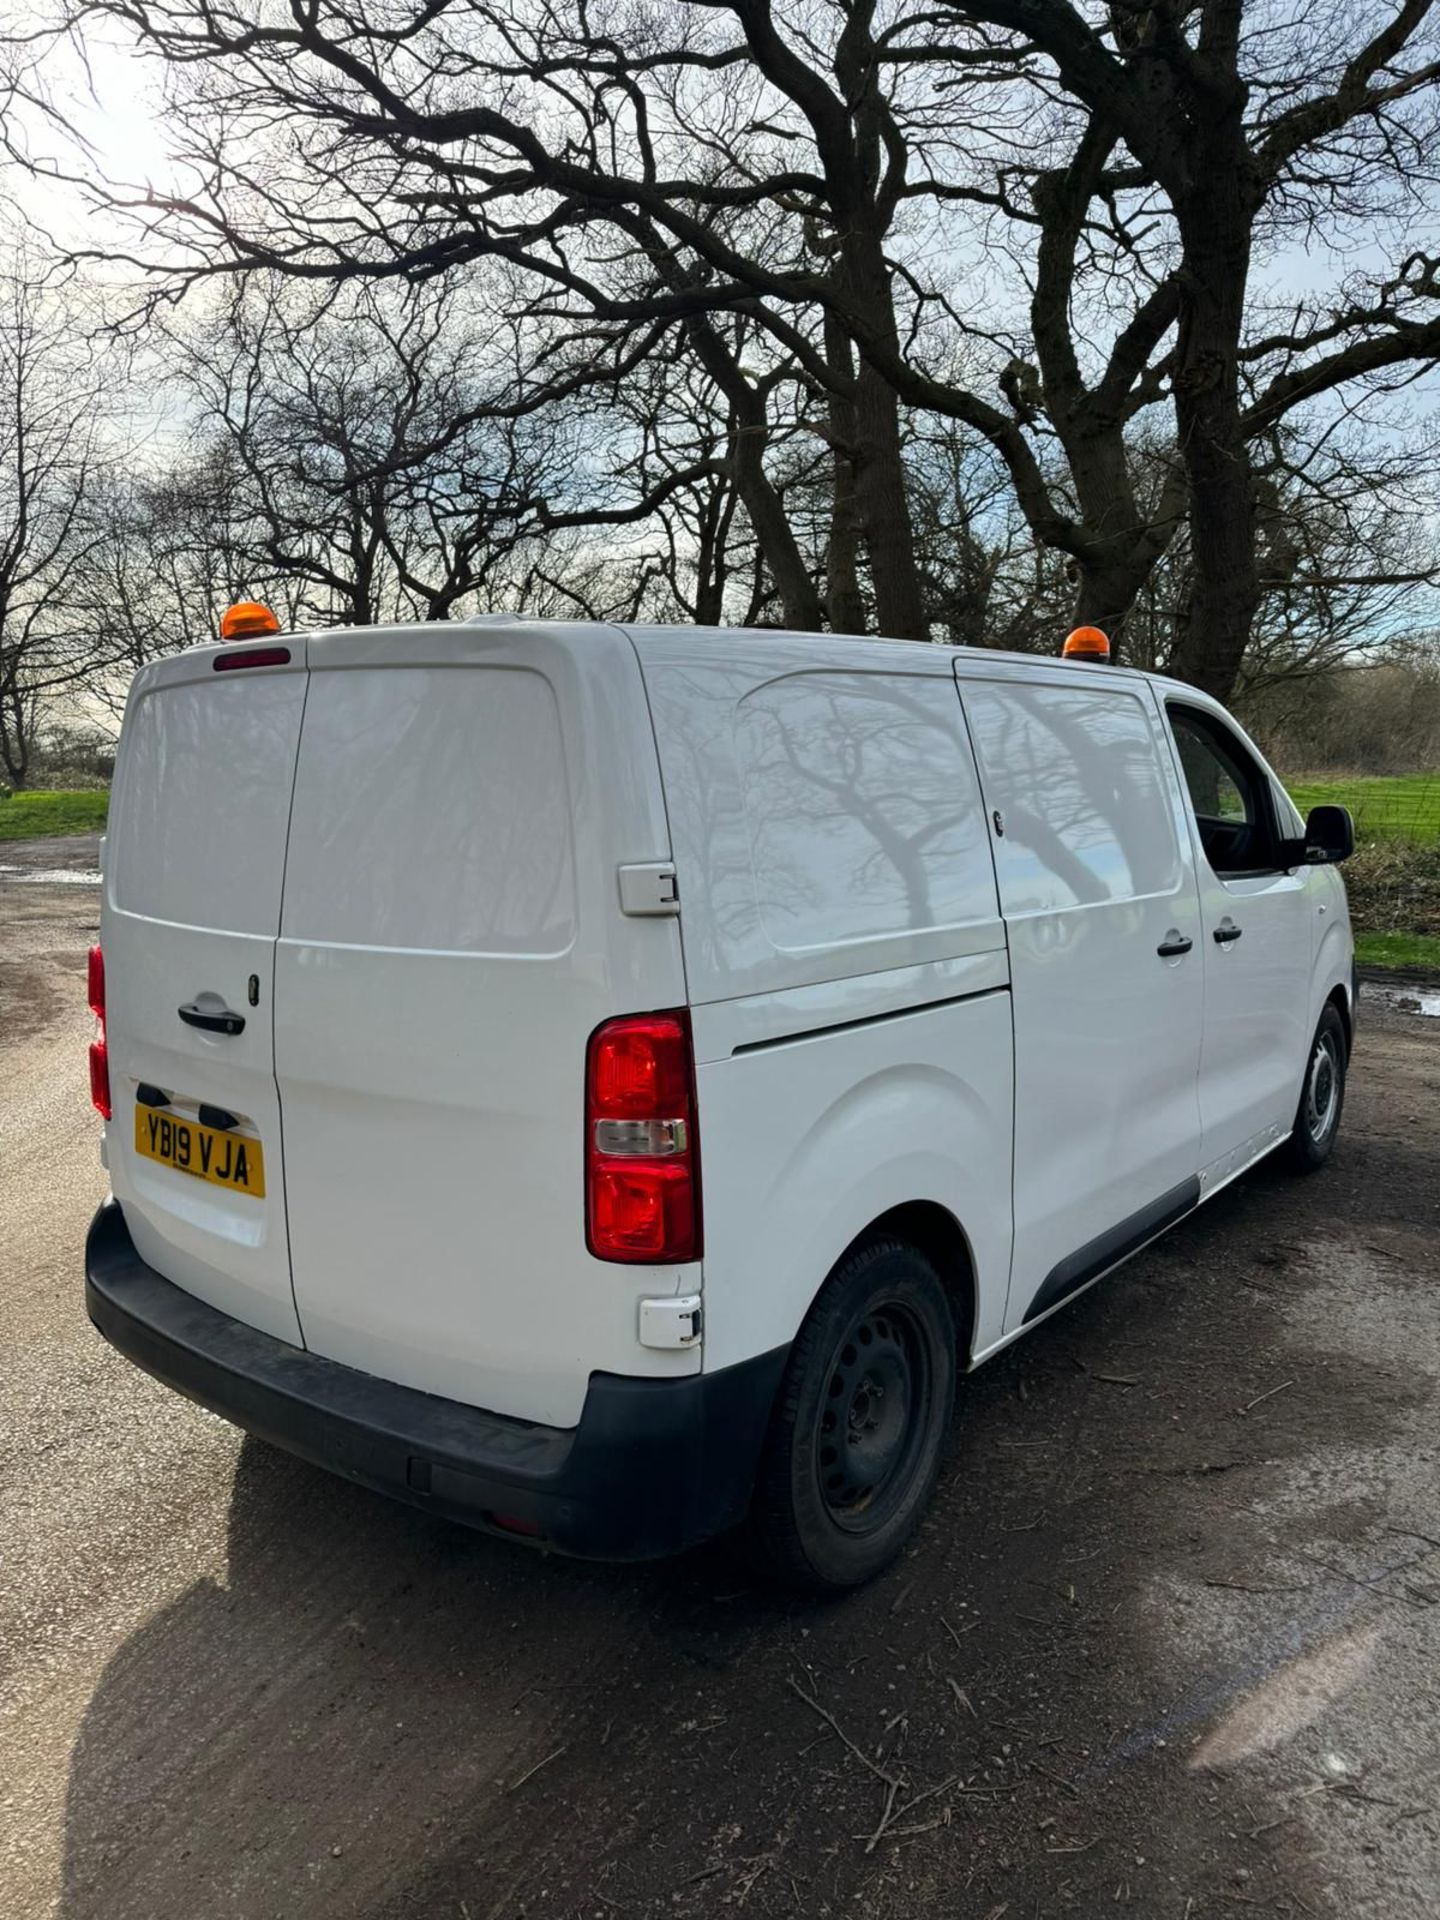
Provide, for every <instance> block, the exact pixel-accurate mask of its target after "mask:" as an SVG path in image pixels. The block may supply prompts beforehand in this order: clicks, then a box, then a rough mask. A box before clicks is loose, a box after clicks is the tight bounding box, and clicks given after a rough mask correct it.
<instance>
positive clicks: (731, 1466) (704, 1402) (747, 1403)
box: [85, 1200, 789, 1560]
mask: <svg viewBox="0 0 1440 1920" xmlns="http://www.w3.org/2000/svg"><path fill="white" fill-rule="evenodd" d="M85 1277H86V1286H85V1304H86V1308H87V1310H88V1312H89V1315H90V1318H91V1320H92V1321H93V1322H94V1324H95V1326H96V1327H97V1328H98V1330H99V1331H100V1332H101V1333H102V1334H103V1335H104V1336H105V1338H106V1339H107V1340H108V1341H109V1342H110V1344H111V1345H112V1346H113V1347H116V1348H117V1349H118V1350H119V1351H120V1352H121V1353H123V1354H125V1355H126V1356H127V1358H129V1359H130V1360H133V1361H134V1362H135V1364H136V1365H137V1366H139V1367H143V1368H144V1369H145V1371H146V1372H147V1373H150V1374H153V1375H154V1376H155V1378H156V1379H157V1380H161V1381H163V1382H164V1383H165V1384H166V1385H167V1386H169V1387H173V1388H174V1389H175V1390H176V1392H178V1393H183V1394H185V1395H186V1396H187V1398H189V1399H191V1400H194V1401H196V1402H198V1403H199V1405H201V1406H202V1407H208V1408H210V1409H211V1411H212V1412H215V1413H219V1414H222V1415H224V1417H225V1418H226V1419H227V1420H233V1421H234V1422H235V1424H236V1425H237V1426H240V1427H244V1428H245V1429H246V1430H247V1431H248V1432H250V1433H254V1434H258V1435H259V1436H260V1437H261V1438H262V1439H264V1440H268V1441H270V1442H271V1444H272V1445H274V1446H278V1447H283V1448H284V1449H285V1450H286V1451H287V1452H289V1453H294V1454H298V1455H299V1456H300V1458H301V1459H303V1460H309V1461H311V1462H312V1463H313V1464H314V1465H316V1466H320V1467H325V1468H328V1469H329V1471H330V1472H332V1473H338V1474H341V1475H343V1476H344V1478H346V1479H347V1480H356V1481H359V1482H360V1483H361V1484H362V1485H364V1486H367V1487H371V1488H373V1489H374V1490H375V1491H376V1492H378V1493H387V1494H390V1495H391V1496H392V1497H393V1498H395V1499H398V1500H405V1501H408V1502H409V1503H410V1504H411V1505H413V1506H418V1507H424V1508H425V1509H426V1510H427V1511H428V1512H432V1513H437V1514H441V1515H443V1516H445V1517H446V1518H447V1519H451V1520H458V1521H461V1522H463V1523H464V1524H466V1525H468V1526H473V1527H480V1528H483V1529H486V1530H487V1531H495V1530H499V1531H502V1532H504V1531H506V1530H505V1529H504V1528H503V1526H501V1525H500V1523H501V1522H502V1521H503V1520H505V1519H511V1520H516V1519H518V1520H520V1521H522V1522H526V1523H528V1524H530V1525H531V1526H533V1527H534V1528H535V1529H536V1530H537V1533H538V1542H539V1544H543V1545H546V1546H549V1547H552V1548H555V1549H557V1550H559V1551H560V1552H563V1553H572V1554H578V1555H582V1556H584V1557H587V1558H592V1559H601V1560H647V1559H653V1558H656V1557H658V1556H659V1555H661V1554H666V1553H675V1552H678V1551H679V1550H680V1549H681V1548H684V1547H688V1546H693V1545H694V1544H695V1543H696V1542H698V1541H700V1540H703V1539H706V1538H707V1537H708V1536H709V1535H711V1534H715V1533H719V1532H721V1531H723V1529H725V1528H726V1527H729V1526H733V1525H734V1524H736V1522H738V1521H739V1520H741V1519H742V1518H743V1517H744V1514H745V1510H746V1508H747V1507H748V1505H749V1503H750V1492H751V1488H752V1486H753V1484H754V1480H755V1469H756V1465H757V1462H758V1460H759V1456H760V1446H761V1443H762V1441H763V1440H764V1437H765V1430H766V1427H767V1425H768V1423H769V1419H770V1409H771V1407H772V1405H773V1403H774V1399H775V1394H776V1391H777V1390H778V1388H779V1385H780V1377H781V1375H782V1373H783V1372H784V1369H785V1362H786V1359H787V1357H788V1353H789V1349H788V1348H786V1347H777V1348H776V1349H774V1350H773V1351H772V1352H770V1353H764V1354H758V1355H757V1356H756V1357H755V1358H754V1359H751V1360H744V1361H741V1362H740V1363H739V1364H738V1365H736V1366H732V1367H724V1368H721V1369H720V1370H719V1371H717V1372H715V1373H701V1374H687V1375H685V1376H683V1377H682V1378H679V1379H668V1380H667V1379H654V1378H638V1377H632V1376H630V1375H625V1374H614V1373H593V1374H591V1376H590V1384H589V1389H588V1391H587V1393H586V1397H585V1404H584V1407H583V1409H582V1411H581V1415H580V1424H579V1425H578V1426H577V1427H573V1428H564V1427H547V1426H541V1425H539V1424H537V1423H536V1422H533V1421H528V1420H517V1419H513V1418H511V1417H509V1416H508V1415H504V1414H497V1413H489V1412H487V1411H486V1410H485V1409H484V1408H481V1407H472V1406H466V1405H465V1404H463V1403H462V1402H460V1401H457V1400H445V1399H441V1398H440V1396H439V1395H437V1394H430V1393H421V1392H419V1391H417V1390H416V1389H415V1388H413V1387H404V1386H399V1385H397V1384H396V1383H395V1382H394V1381H391V1380H380V1379H377V1378H376V1377H375V1376H374V1375H372V1374H368V1373H361V1372H359V1371H358V1370H357V1369H356V1368H354V1367H347V1366H342V1365H341V1364H340V1363H339V1362H338V1361H335V1360H326V1359H324V1358H322V1357H321V1356H320V1355H319V1354H314V1353H308V1352H306V1350H305V1349H304V1348H302V1347H295V1346H291V1345H289V1344H288V1343H287V1342H285V1341H283V1340H277V1339H275V1338H274V1337H273V1336H271V1335H270V1334H266V1333H261V1332H259V1331H257V1329H256V1328H254V1327H249V1326H246V1325H245V1324H244V1323H243V1322H241V1321H239V1320H233V1319H231V1318H230V1316H229V1315H228V1314H224V1313H219V1312H217V1311H216V1309H215V1308H214V1307H211V1306H207V1305H206V1304H205V1302H204V1301H201V1300H197V1299H195V1298H194V1297H193V1295H191V1294H188V1293H185V1292H184V1291H183V1290H182V1289H181V1288H179V1287H177V1286H174V1285H173V1284H172V1283H171V1282H170V1281H169V1280H166V1279H164V1278H163V1277H162V1276H161V1275H160V1274H158V1273H156V1272H155V1270H154V1269H153V1268H152V1267H149V1266H147V1265H146V1264H145V1262H144V1261H143V1260H142V1259H141V1258H140V1255H139V1254H138V1253H137V1252H136V1250H135V1244H134V1242H133V1241H132V1240H131V1238H130V1232H129V1229H128V1227H127V1226H126V1224H125V1218H124V1215H123V1213H122V1212H121V1209H120V1207H119V1205H118V1204H117V1203H116V1202H115V1201H113V1200H111V1201H107V1202H106V1204H105V1205H104V1206H102V1207H101V1209H100V1211H99V1212H98V1213H97V1214H96V1216H95V1219H94V1222H93V1223H92V1225H91V1228H90V1235H89V1238H88V1240H87V1241H86V1246H85Z"/></svg>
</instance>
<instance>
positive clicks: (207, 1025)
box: [175, 1000, 245, 1033]
mask: <svg viewBox="0 0 1440 1920" xmlns="http://www.w3.org/2000/svg"><path fill="white" fill-rule="evenodd" d="M175 1011H176V1012H177V1013H178V1014H179V1016H180V1018H181V1019H182V1020H183V1021H184V1022H185V1024H186V1026H187V1027H203V1028H204V1030H205V1032H206V1033H243V1032H244V1031H245V1016H244V1014H243V1013H231V1011H230V1009H229V1008H228V1007H225V1008H223V1009H222V1010H221V1011H220V1012H219V1013H210V1012H209V1011H207V1009H206V1008H204V1007H197V1006H196V1005H195V1002H194V1001H193V1000H191V1001H188V1002H187V1003H186V1005H185V1006H183V1007H177V1008H176V1009H175Z"/></svg>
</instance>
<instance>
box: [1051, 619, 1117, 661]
mask: <svg viewBox="0 0 1440 1920" xmlns="http://www.w3.org/2000/svg"><path fill="white" fill-rule="evenodd" d="M1060 652H1061V655H1062V656H1063V657H1064V658H1065V659H1066V660H1100V661H1105V660H1108V659H1109V658H1110V638H1109V635H1108V634H1105V633H1102V632H1101V630H1100V628H1099V627H1076V628H1075V630H1074V631H1073V632H1072V633H1068V634H1067V635H1066V636H1065V644H1064V646H1063V647H1062V648H1061V649H1060Z"/></svg>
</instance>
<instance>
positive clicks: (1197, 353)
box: [1171, 163, 1260, 700]
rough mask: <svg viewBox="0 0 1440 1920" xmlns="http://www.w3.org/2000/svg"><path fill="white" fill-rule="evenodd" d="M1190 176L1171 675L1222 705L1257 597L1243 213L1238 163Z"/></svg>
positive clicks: (1179, 349) (1182, 220) (1182, 218)
mask: <svg viewBox="0 0 1440 1920" xmlns="http://www.w3.org/2000/svg"><path fill="white" fill-rule="evenodd" d="M1196 177H1197V179H1199V180H1200V181H1201V182H1203V184H1202V185H1201V187H1200V188H1199V189H1198V190H1197V191H1196V193H1195V194H1194V196H1193V198H1191V199H1190V200H1188V201H1183V202H1182V203H1181V205H1180V206H1178V207H1177V208H1176V214H1177V221H1178V224H1179V227H1180V238H1181V244H1182V246H1183V248H1184V275H1185V284H1184V289H1183V294H1182V304H1181V309H1180V325H1179V331H1178V334H1177V337H1176V342H1175V376H1174V390H1175V424H1176V428H1177V431H1178V435H1179V441H1180V456H1181V458H1182V460H1183V461H1184V463H1185V471H1186V476H1187V478H1188V480H1189V486H1190V544H1191V552H1192V567H1193V578H1194V585H1193V589H1192V592H1191V598H1190V606H1189V610H1188V613H1187V615H1186V619H1185V624H1184V626H1183V628H1182V630H1181V634H1180V639H1179V645H1178V647H1177V649H1176V653H1175V657H1174V659H1173V661H1172V662H1171V670H1172V672H1174V673H1176V674H1178V675H1179V676H1180V678H1182V679H1185V680H1189V681H1190V682H1191V683H1192V685H1194V686H1197V687H1200V688H1202V689H1203V690H1204V691H1205V692H1206V693H1209V694H1213V695H1214V697H1215V698H1216V699H1217V700H1226V699H1228V698H1229V697H1230V694H1231V693H1232V692H1233V690H1234V687H1235V683H1236V681H1237V679H1238V678H1239V675H1240V667H1241V663H1242V661H1243V660H1244V657H1245V649H1246V647H1247V646H1248V645H1249V641H1250V629H1251V624H1252V622H1253V620H1254V617H1255V609H1256V607H1257V606H1258V605H1259V602H1260V574H1259V568H1258V566H1257V564H1256V555H1255V484H1254V476H1253V473H1252V471H1251V465H1250V451H1249V444H1248V442H1247V440H1246V437H1245V433H1244V430H1243V428H1242V426H1241V422H1240V399H1239V378H1238V349H1239V343H1240V330H1241V325H1242V322H1243V319H1244V309H1245V288H1246V280H1247V278H1248V274H1249V267H1250V218H1249V214H1248V210H1247V209H1246V207H1245V206H1244V203H1243V199H1242V194H1243V190H1244V174H1243V168H1242V167H1241V166H1240V165H1237V164H1233V163H1232V164H1229V165H1224V166H1222V165H1219V164H1217V165H1215V166H1214V167H1213V168H1206V167H1204V166H1202V167H1200V168H1199V169H1197V174H1196Z"/></svg>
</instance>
